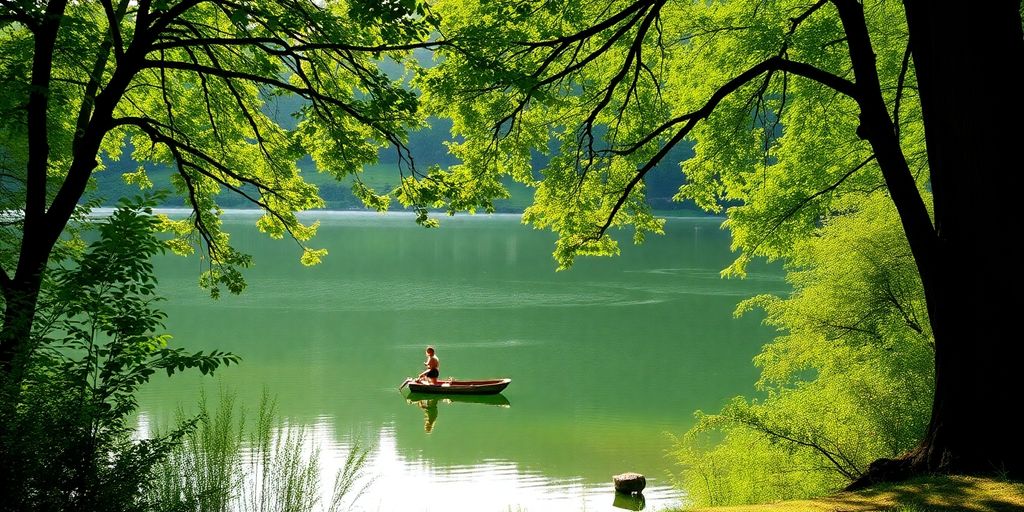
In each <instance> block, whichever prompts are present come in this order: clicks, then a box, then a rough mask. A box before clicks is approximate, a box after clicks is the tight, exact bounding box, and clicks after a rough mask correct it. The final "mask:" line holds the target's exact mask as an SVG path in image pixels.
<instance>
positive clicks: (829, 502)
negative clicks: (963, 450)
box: [689, 476, 1024, 512]
mask: <svg viewBox="0 0 1024 512" xmlns="http://www.w3.org/2000/svg"><path fill="white" fill-rule="evenodd" d="M869 510H885V511H894V512H896V511H899V512H926V511H927V512H933V511H934V512H939V511H941V512H946V511H950V512H951V511H974V512H1002V511H1021V510H1024V483H1019V482H1006V481H1000V480H992V479H983V478H970V477H959V476H958V477H927V478H920V479H915V480H910V481H908V482H903V483H900V484H892V485H885V486H879V487H876V488H872V489H868V490H865V491H859V492H844V493H838V494H835V495H832V496H827V497H823V498H818V499H813V500H797V501H784V502H779V503H770V504H764V505H741V506H733V507H712V508H701V509H689V512H839V511H843V512H861V511H869Z"/></svg>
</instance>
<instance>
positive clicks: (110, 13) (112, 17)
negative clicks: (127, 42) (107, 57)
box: [102, 0, 128, 60]
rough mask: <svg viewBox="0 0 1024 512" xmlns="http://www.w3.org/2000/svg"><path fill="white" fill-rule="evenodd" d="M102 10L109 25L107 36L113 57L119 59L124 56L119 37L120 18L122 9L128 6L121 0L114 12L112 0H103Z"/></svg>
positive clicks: (122, 44)
mask: <svg viewBox="0 0 1024 512" xmlns="http://www.w3.org/2000/svg"><path fill="white" fill-rule="evenodd" d="M102 3H103V12H104V13H106V15H107V25H108V26H109V32H108V34H109V36H110V38H111V42H112V43H113V45H114V58H115V59H117V60H121V57H123V56H124V41H123V40H122V39H121V18H122V17H123V16H124V11H125V9H126V8H127V7H128V2H127V1H122V2H121V3H120V4H118V6H117V12H114V4H113V2H112V0H103V1H102Z"/></svg>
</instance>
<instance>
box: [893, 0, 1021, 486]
mask: <svg viewBox="0 0 1024 512" xmlns="http://www.w3.org/2000/svg"><path fill="white" fill-rule="evenodd" d="M905 3H906V8H907V22H908V26H909V29H910V44H911V48H912V50H913V51H912V54H913V57H914V67H915V71H916V73H917V77H918V80H917V81H918V93H919V94H920V98H921V106H922V111H923V115H924V126H925V136H926V140H927V146H928V163H929V167H930V171H931V185H932V192H933V196H934V201H935V210H934V212H935V227H936V232H937V236H938V247H937V252H938V254H937V255H936V273H935V275H934V276H930V277H931V281H932V282H931V283H927V282H926V283H925V287H926V290H928V291H929V292H930V293H929V296H928V303H929V313H930V314H931V322H932V328H933V332H934V333H935V402H934V405H933V409H932V417H931V424H930V425H929V427H928V433H927V435H926V437H925V439H924V440H923V441H922V443H921V445H920V446H919V447H918V448H917V449H916V450H915V452H914V453H913V455H912V461H913V465H914V466H917V467H918V468H919V469H920V470H925V471H936V470H938V471H944V472H958V473H1001V472H1006V473H1009V474H1011V475H1016V476H1018V477H1019V476H1024V454H1022V445H1024V443H1022V441H1021V436H1020V432H1019V427H1018V424H1017V422H1016V420H1014V419H1013V418H1014V417H1015V416H1016V415H1017V414H1016V413H1017V412H1018V408H1019V407H1018V406H1019V403H1020V402H1019V400H1020V396H1021V393H1022V392H1024V387H1022V386H1021V381H1020V379H1019V378H1017V377H1016V375H1015V374H1016V373H1017V371H1019V370H1018V367H1019V365H1020V361H1019V355H1020V354H1021V351H1020V350H1019V348H1018V343H1019V342H1018V340H1017V336H1018V335H1017V334H1016V333H1017V332H1018V326H1017V323H1016V318H1015V314H1014V313H1015V311H1014V310H1015V309H1016V305H1015V302H1016V301H1015V300H1013V298H1012V297H1014V296H1015V294H1016V293H1018V292H1019V291H1020V290H1021V289H1022V283H1021V276H1020V272H1019V271H1018V270H1017V269H1015V268H1013V266H1014V263H1015V262H1019V261H1020V255H1019V254H1018V255H1017V256H1014V254H1013V253H1012V251H1008V250H1007V249H1006V248H1005V244H1004V240H1005V239H1006V238H1007V237H1015V236H1016V235H1017V234H1018V233H1020V227H1019V225H1018V224H1016V219H1017V217H1018V214H1017V212H1014V211H1011V208H1012V201H1011V198H1008V197H1005V196H1003V195H1001V194H998V193H996V192H997V190H999V189H1005V190H1008V191H1010V192H1011V193H1019V191H1020V186H1019V185H1020V180H1019V173H1020V170H1021V167H1022V166H1021V161H1020V150H1021V148H1020V144H1021V142H1022V140H1021V128H1020V123H1022V122H1024V98H1022V97H1021V94H1024V86H1022V84H1021V81H1020V80H1019V79H1016V78H1014V75H1016V74H1017V73H1019V72H1021V71H1024V33H1022V30H1021V18H1020V1H1019V0H1016V1H1001V2H986V3H984V4H977V5H973V4H972V5H970V6H964V5H955V6H954V5H947V4H945V3H935V2H931V1H928V0H908V1H907V2H905ZM1007 127H1010V128H1007ZM997 187H998V188H997ZM923 277H924V276H923Z"/></svg>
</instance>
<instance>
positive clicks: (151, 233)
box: [0, 199, 238, 510]
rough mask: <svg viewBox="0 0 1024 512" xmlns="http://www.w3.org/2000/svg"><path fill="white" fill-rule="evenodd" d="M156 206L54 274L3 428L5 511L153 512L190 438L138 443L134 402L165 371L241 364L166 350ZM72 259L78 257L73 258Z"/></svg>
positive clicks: (222, 356)
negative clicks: (163, 469) (165, 471)
mask: <svg viewBox="0 0 1024 512" xmlns="http://www.w3.org/2000/svg"><path fill="white" fill-rule="evenodd" d="M148 204H151V200H148V199H147V200H138V201H129V202H124V203H123V204H122V205H121V206H120V207H119V208H118V209H117V210H116V211H115V212H114V213H113V214H112V215H111V216H110V217H109V218H107V219H104V220H102V221H100V222H98V225H97V226H96V227H97V231H98V233H97V236H96V240H95V241H93V242H92V243H90V244H89V245H88V247H86V248H84V250H82V251H78V252H73V253H72V254H73V255H72V256H71V257H69V258H68V259H66V260H64V261H61V262H60V263H59V264H57V265H55V267H54V268H53V269H52V270H51V271H50V272H49V273H48V274H47V276H48V280H47V283H46V286H45V288H44V290H45V292H44V295H43V298H42V301H41V302H40V312H39V316H40V321H39V322H37V323H36V327H37V329H36V332H35V333H34V337H35V345H36V346H37V350H35V351H34V357H33V358H32V360H31V361H30V364H29V366H28V372H27V378H26V379H25V380H24V383H23V386H22V387H21V389H20V390H18V394H17V395H14V394H13V393H14V391H12V390H10V388H5V389H4V392H5V393H4V395H3V399H4V401H5V402H7V403H11V402H14V403H17V407H16V408H13V410H12V409H4V411H3V412H4V414H5V415H4V417H3V418H0V421H2V425H3V428H4V430H3V433H4V437H3V438H2V443H0V457H2V458H3V460H4V468H3V471H2V476H3V478H2V484H3V487H4V489H6V490H7V492H8V493H7V496H8V498H6V499H5V501H4V503H3V505H0V506H2V507H5V508H4V509H5V510H143V509H145V507H146V503H145V501H144V500H143V499H142V496H141V494H140V492H141V491H142V489H144V488H145V486H147V485H148V479H149V471H150V468H151V467H153V465H154V464H157V463H159V462H160V461H161V460H162V458H163V457H165V456H166V455H167V453H168V450H170V449H171V448H172V447H173V445H174V443H175V442H176V439H177V438H178V437H180V436H181V434H182V433H183V432H184V431H185V430H187V429H188V428H189V425H188V424H185V425H183V429H182V430H178V431H175V432H171V433H169V434H168V435H165V436H161V437H157V438H154V439H147V440H142V441H136V440H133V439H132V434H133V428H132V427H131V425H130V422H129V415H130V414H132V413H133V412H134V411H135V409H136V401H135V393H136V392H137V391H138V389H139V387H141V386H142V385H143V384H145V383H146V382H148V381H149V379H150V378H151V377H152V376H153V375H154V374H155V373H156V372H166V373H167V374H168V375H171V374H174V373H176V372H179V371H182V370H185V369H189V368H195V369H198V370H200V371H201V372H202V373H204V374H206V373H212V372H213V371H214V370H215V369H216V368H217V367H219V366H221V365H227V364H230V363H233V362H237V361H238V358H237V357H236V356H234V355H232V354H229V353H224V352H218V351H213V352H211V353H208V354H207V353H203V352H196V353H187V352H185V351H184V349H182V348H172V347H169V346H168V342H169V339H170V336H168V335H166V334H161V333H160V331H161V329H162V328H163V325H162V320H163V318H164V315H163V313H162V312H161V311H160V310H158V309H156V304H157V303H158V302H159V301H160V297H159V296H158V295H157V294H156V279H155V278H154V276H153V267H152V263H151V258H152V257H153V256H154V255H155V254H157V253H159V252H162V251H163V250H164V245H163V244H162V242H161V241H160V240H158V239H157V237H156V234H155V233H156V230H157V229H158V227H159V224H160V222H159V220H157V219H156V218H155V217H154V216H153V215H152V212H151V211H150V210H149V206H148ZM68 252H72V251H70V250H69V251H68Z"/></svg>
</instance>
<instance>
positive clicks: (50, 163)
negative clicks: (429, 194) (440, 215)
mask: <svg viewBox="0 0 1024 512" xmlns="http://www.w3.org/2000/svg"><path fill="white" fill-rule="evenodd" d="M434 22H435V18H434V16H433V15H432V14H430V13H429V11H428V10H427V8H426V7H425V6H424V5H423V4H421V3H417V2H413V1H403V2H400V3H387V4H381V3H379V2H372V1H369V0H351V1H349V2H343V1H327V2H313V1H308V0H260V1H256V0H140V1H132V0H101V1H98V2H68V1H67V0H47V1H42V2H36V1H23V0H3V1H2V2H0V54H2V58H0V84H2V87H3V90H4V94H3V98H2V99H0V105H2V107H3V110H4V116H3V119H2V121H0V155H2V159H0V165H2V167H3V168H2V173H3V174H2V175H0V185H2V194H0V201H3V204H2V205H0V209H2V210H3V211H4V217H3V224H2V225H0V228H2V229H0V231H2V238H3V240H4V245H3V247H2V251H0V263H2V265H3V268H2V271H0V292H2V295H3V317H2V322H3V324H2V330H0V380H5V381H7V383H8V384H11V385H14V386H18V385H19V384H20V382H21V380H22V377H23V375H22V371H23V370H24V366H25V361H27V360H28V359H29V358H30V357H31V355H32V353H33V351H34V349H35V347H34V343H35V342H34V341H32V340H33V339H34V338H33V325H34V321H35V316H36V310H37V305H38V304H37V303H38V300H39V294H40V285H41V283H42V281H43V276H44V273H45V269H46V266H47V263H48V261H49V260H50V259H51V255H52V254H53V250H54V246H55V244H56V243H57V242H58V240H59V238H60V237H61V234H62V232H63V231H64V229H65V227H66V226H67V224H68V221H69V219H71V218H72V216H73V215H74V214H75V212H76V208H77V207H78V205H79V203H80V202H81V201H82V198H83V195H84V194H85V193H86V190H87V188H88V184H89V181H90V177H91V176H92V174H93V173H94V172H96V171H98V170H101V168H102V166H101V165H100V161H101V156H103V157H106V158H109V159H110V160H116V159H117V157H118V156H119V154H120V152H121V150H122V148H124V147H125V145H126V142H127V141H130V142H131V147H133V148H134V152H133V154H132V157H133V158H134V159H135V160H137V161H148V162H153V163H157V164H165V165H170V166H173V167H174V168H175V169H176V171H177V173H176V175H175V177H174V186H175V188H176V189H177V191H178V192H179V193H180V194H181V195H182V196H183V197H184V198H185V202H186V204H187V205H188V206H189V207H191V208H192V215H191V217H190V218H189V219H187V220H184V221H171V220H169V219H166V218H164V219H163V229H165V230H169V231H172V232H173V233H175V235H176V238H175V239H174V240H171V241H170V242H169V244H170V246H171V248H172V249H174V250H175V251H178V252H189V251H191V250H194V249H195V248H196V247H199V248H201V250H204V251H205V253H206V254H205V257H206V262H207V264H208V265H209V268H208V271H207V272H206V273H205V274H204V276H203V280H202V282H203V284H205V285H206V286H208V287H209V288H210V289H211V291H212V292H213V293H215V294H216V293H217V292H218V291H219V289H220V287H226V288H228V289H229V290H230V291H233V292H237V291H239V290H240V289H241V288H242V286H243V283H242V280H241V274H240V273H239V270H238V269H239V267H244V266H246V265H248V264H249V258H248V256H246V255H244V254H241V253H238V252H236V251H234V250H233V249H232V248H231V247H230V246H229V245H228V238H227V234H226V233H223V232H222V231H221V230H220V229H219V221H218V215H219V213H220V211H219V209H218V208H217V204H216V196H217V194H218V193H219V192H221V191H228V192H230V193H234V194H238V195H240V196H242V197H244V198H245V199H246V200H248V201H249V202H251V203H252V204H253V205H255V206H256V207H258V208H261V209H262V210H263V211H264V212H265V215H264V216H263V217H262V218H261V219H260V220H259V221H258V227H259V228H260V229H261V230H262V231H265V232H267V233H268V234H269V235H270V236H272V237H276V238H281V237H283V236H284V235H286V234H287V235H290V236H291V237H292V238H294V239H295V240H296V241H297V242H299V243H300V245H302V244H303V242H304V241H305V240H308V239H309V238H310V237H311V236H312V235H313V234H314V233H315V231H316V225H315V224H314V225H303V224H302V223H300V222H299V221H298V220H297V219H296V217H295V212H296V211H299V210H304V209H309V208H315V207H318V206H321V205H322V204H323V202H322V200H321V199H320V198H319V197H318V195H317V190H316V187H314V186H312V185H310V184H309V183H307V182H306V181H305V180H303V177H302V176H301V175H300V173H299V169H298V167H297V166H296V161H297V160H298V159H299V158H301V157H304V156H305V155H307V154H311V155H312V157H313V159H314V161H315V162H316V164H317V166H318V170H319V171H320V172H326V173H330V174H332V175H334V176H337V177H339V178H340V177H343V176H348V175H354V174H356V173H358V172H359V170H360V169H361V165H362V163H364V162H370V161H373V160H374V159H375V158H376V155H377V151H378V149H380V148H381V147H383V146H385V145H392V146H393V147H395V148H396V150H397V151H398V152H399V158H400V162H401V164H402V166H403V167H402V168H403V169H405V170H412V171H414V170H415V168H414V167H413V165H412V161H411V159H410V157H409V154H408V151H407V150H406V149H405V146H404V143H403V141H404V139H405V135H406V131H407V130H408V129H409V128H411V127H414V126H417V125H418V124H419V123H421V118H420V117H419V115H418V113H417V99H416V97H415V94H414V93H413V92H411V91H409V90H408V89H407V88H406V87H404V86H403V84H402V82H401V81H399V80H392V79H389V78H388V77H387V76H386V75H384V74H383V73H382V72H381V71H379V70H378V68H377V66H376V63H377V62H378V61H380V60H382V59H397V60H402V59H404V58H405V56H406V54H407V53H408V51H409V50H411V49H413V48H416V47H420V46H429V44H426V43H419V42H417V41H420V40H421V39H423V38H424V37H425V36H426V35H427V34H428V32H429V29H430V27H431V26H432V24H433V23H434ZM285 96H298V97H299V98H301V101H302V107H301V109H300V110H299V111H298V112H297V113H294V115H293V117H294V119H289V118H288V116H283V115H280V114H279V112H277V111H276V109H275V106H276V105H277V102H278V101H279V99H280V98H283V97H285ZM126 179H128V180H130V181H132V182H134V183H136V184H139V185H142V186H145V185H147V184H148V182H149V180H148V178H147V177H146V174H145V170H144V168H140V169H139V170H138V171H137V172H136V173H132V174H128V175H126ZM354 190H355V192H356V193H357V195H358V196H359V197H360V198H361V199H363V200H364V201H365V202H366V203H367V204H369V205H373V206H375V207H377V208H386V207H387V204H388V200H387V198H386V197H384V196H379V195H377V194H376V193H375V192H374V191H373V190H371V189H370V188H368V187H365V186H362V185H361V183H360V182H359V181H358V180H357V181H356V186H355V187H354ZM303 246H304V245H303ZM304 247H305V246H304ZM324 254H325V251H323V250H317V249H312V248H308V247H307V248H305V251H304V253H303V256H302V261H303V263H306V264H312V263H315V262H316V261H318V260H319V259H320V258H321V257H322V256H323V255H324Z"/></svg>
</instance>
